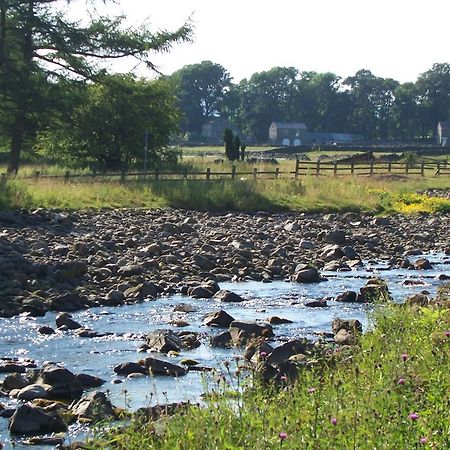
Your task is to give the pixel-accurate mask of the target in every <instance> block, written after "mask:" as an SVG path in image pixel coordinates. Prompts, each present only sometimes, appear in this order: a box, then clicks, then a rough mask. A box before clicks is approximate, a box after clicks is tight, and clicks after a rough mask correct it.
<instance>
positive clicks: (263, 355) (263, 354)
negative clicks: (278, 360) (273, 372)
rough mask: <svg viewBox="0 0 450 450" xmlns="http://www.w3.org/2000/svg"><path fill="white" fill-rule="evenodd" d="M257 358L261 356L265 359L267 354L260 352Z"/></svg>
mask: <svg viewBox="0 0 450 450" xmlns="http://www.w3.org/2000/svg"><path fill="white" fill-rule="evenodd" d="M259 356H261V358H265V357H266V356H267V353H266V352H261V353H260V354H259Z"/></svg>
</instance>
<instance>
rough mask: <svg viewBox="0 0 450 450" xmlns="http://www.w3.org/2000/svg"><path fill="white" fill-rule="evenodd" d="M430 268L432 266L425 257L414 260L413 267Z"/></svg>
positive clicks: (418, 268) (419, 268)
mask: <svg viewBox="0 0 450 450" xmlns="http://www.w3.org/2000/svg"><path fill="white" fill-rule="evenodd" d="M432 268H433V266H432V264H431V263H430V261H428V259H426V258H419V259H418V260H416V261H415V262H414V269H417V270H431V269H432Z"/></svg>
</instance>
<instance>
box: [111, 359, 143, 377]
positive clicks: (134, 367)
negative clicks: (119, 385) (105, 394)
mask: <svg viewBox="0 0 450 450" xmlns="http://www.w3.org/2000/svg"><path fill="white" fill-rule="evenodd" d="M114 372H115V373H117V374H118V375H130V374H131V373H141V374H143V375H148V369H146V368H145V367H143V366H142V365H141V364H138V363H135V362H125V363H122V364H119V365H118V366H116V367H114Z"/></svg>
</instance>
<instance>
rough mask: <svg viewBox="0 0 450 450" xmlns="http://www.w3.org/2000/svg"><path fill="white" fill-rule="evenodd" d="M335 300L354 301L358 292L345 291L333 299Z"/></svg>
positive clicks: (356, 299)
mask: <svg viewBox="0 0 450 450" xmlns="http://www.w3.org/2000/svg"><path fill="white" fill-rule="evenodd" d="M334 300H335V301H336V302H347V303H355V302H357V301H359V300H358V294H357V293H356V292H355V291H345V292H343V293H342V294H339V295H338V296H336V298H335V299H334Z"/></svg>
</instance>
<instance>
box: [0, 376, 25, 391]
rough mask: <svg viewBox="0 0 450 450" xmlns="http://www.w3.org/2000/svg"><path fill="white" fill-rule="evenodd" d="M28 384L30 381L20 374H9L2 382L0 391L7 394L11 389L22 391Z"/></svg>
mask: <svg viewBox="0 0 450 450" xmlns="http://www.w3.org/2000/svg"><path fill="white" fill-rule="evenodd" d="M29 384H30V381H29V380H28V378H27V377H26V376H25V375H23V374H21V373H11V374H10V375H7V376H6V377H5V379H4V380H3V384H2V389H3V390H4V391H6V392H9V391H11V390H13V389H22V388H24V387H25V386H28V385H29Z"/></svg>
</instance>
